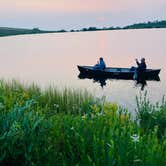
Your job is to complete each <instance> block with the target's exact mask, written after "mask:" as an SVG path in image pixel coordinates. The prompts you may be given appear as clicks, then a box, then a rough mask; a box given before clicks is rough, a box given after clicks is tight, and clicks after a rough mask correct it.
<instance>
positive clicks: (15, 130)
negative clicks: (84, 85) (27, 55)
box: [0, 81, 166, 166]
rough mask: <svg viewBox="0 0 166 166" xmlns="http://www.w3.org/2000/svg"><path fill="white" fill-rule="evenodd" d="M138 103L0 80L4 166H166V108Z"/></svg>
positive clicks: (0, 146) (165, 105)
mask: <svg viewBox="0 0 166 166" xmlns="http://www.w3.org/2000/svg"><path fill="white" fill-rule="evenodd" d="M137 104H138V108H137V118H136V120H133V119H132V118H131V116H130V114H129V113H128V112H127V110H125V109H123V108H120V107H118V105H117V104H111V103H107V102H105V101H104V100H102V99H101V100H99V99H95V98H94V97H93V96H91V95H89V94H88V93H87V92H85V91H84V92H83V91H75V90H71V89H70V90H69V89H64V90H63V91H58V90H57V89H55V88H49V89H47V90H45V91H42V90H41V89H40V88H39V87H38V86H36V85H31V86H24V85H22V84H20V83H19V82H17V81H12V82H8V83H7V82H5V81H0V165H28V166H29V165H44V166H45V165H58V166H61V165H62V166H68V165H69V166H74V165H77V166H79V165H80V166H85V165H86V166H88V165H89V166H91V165H92V166H95V165H97V166H101V165H106V166H107V165H108V166H110V165H112V166H114V165H115V166H121V165H135V166H138V165H140V166H144V165H147V166H151V165H154V166H156V165H166V131H165V129H166V103H165V101H164V100H163V102H162V104H156V105H151V104H150V102H149V101H148V100H147V98H146V96H145V98H138V99H137Z"/></svg>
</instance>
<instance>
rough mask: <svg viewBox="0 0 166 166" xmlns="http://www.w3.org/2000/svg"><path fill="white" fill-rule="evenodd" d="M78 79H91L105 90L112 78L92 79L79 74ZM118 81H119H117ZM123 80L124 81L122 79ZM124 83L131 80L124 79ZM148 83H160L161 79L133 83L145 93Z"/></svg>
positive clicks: (139, 79) (141, 79) (155, 78)
mask: <svg viewBox="0 0 166 166" xmlns="http://www.w3.org/2000/svg"><path fill="white" fill-rule="evenodd" d="M78 78H79V79H91V80H92V81H93V83H96V82H97V83H99V85H100V86H101V88H103V87H104V86H106V85H107V80H110V81H111V79H112V78H106V77H92V76H88V75H85V74H79V75H78ZM116 80H118V79H116ZM121 80H122V79H121ZM123 80H124V81H125V80H129V79H123ZM147 81H160V78H159V77H154V78H151V79H148V80H147V79H144V78H141V77H140V78H138V79H136V80H134V79H133V82H134V86H135V87H137V88H141V90H142V91H143V90H144V88H145V86H147V85H148V84H147Z"/></svg>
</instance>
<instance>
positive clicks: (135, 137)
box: [131, 134, 139, 142]
mask: <svg viewBox="0 0 166 166" xmlns="http://www.w3.org/2000/svg"><path fill="white" fill-rule="evenodd" d="M131 139H132V141H133V142H139V135H137V134H134V135H132V136H131Z"/></svg>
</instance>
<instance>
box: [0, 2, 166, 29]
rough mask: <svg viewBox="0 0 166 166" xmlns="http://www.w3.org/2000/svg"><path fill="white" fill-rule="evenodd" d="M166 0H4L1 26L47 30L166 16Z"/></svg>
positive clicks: (121, 22)
mask: <svg viewBox="0 0 166 166" xmlns="http://www.w3.org/2000/svg"><path fill="white" fill-rule="evenodd" d="M165 9H166V0H0V27H17V28H19V27H20V28H40V29H45V30H59V29H66V30H71V29H81V28H84V27H90V26H95V27H100V28H101V27H110V26H125V25H129V24H133V23H138V22H147V21H155V20H164V19H165V20H166V10H165Z"/></svg>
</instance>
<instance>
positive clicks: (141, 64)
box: [136, 58, 146, 72]
mask: <svg viewBox="0 0 166 166" xmlns="http://www.w3.org/2000/svg"><path fill="white" fill-rule="evenodd" d="M136 63H137V65H138V68H137V72H143V71H145V70H146V62H145V58H142V59H141V62H139V61H138V60H137V59H136Z"/></svg>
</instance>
